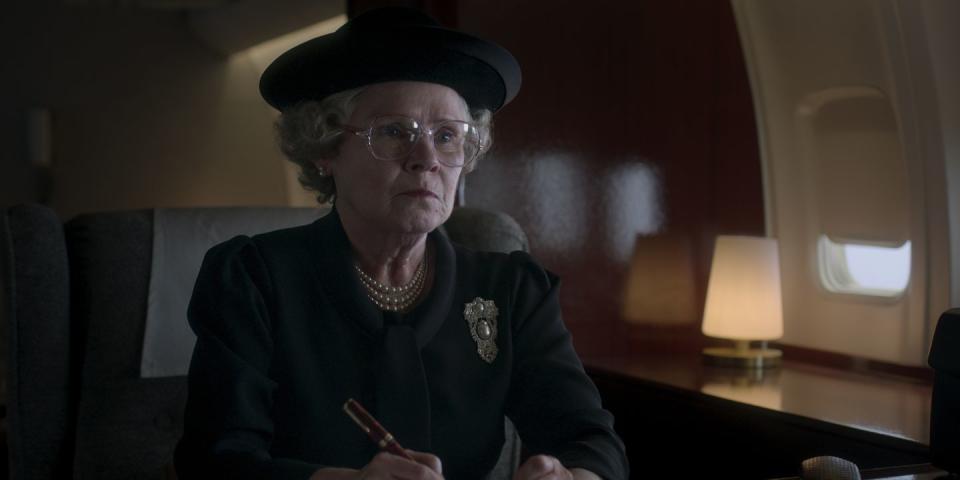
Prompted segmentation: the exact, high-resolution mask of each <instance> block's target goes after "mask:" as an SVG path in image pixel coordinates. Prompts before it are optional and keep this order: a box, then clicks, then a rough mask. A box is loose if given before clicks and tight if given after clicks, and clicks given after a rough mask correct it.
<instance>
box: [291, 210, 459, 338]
mask: <svg viewBox="0 0 960 480" xmlns="http://www.w3.org/2000/svg"><path fill="white" fill-rule="evenodd" d="M311 230H312V232H311V233H312V234H311V240H312V242H313V245H312V247H311V248H310V250H311V251H312V252H314V259H315V264H316V269H317V272H316V273H317V278H318V280H319V284H320V288H321V289H322V291H323V293H324V294H326V295H327V297H328V298H329V299H330V302H331V303H332V304H333V306H334V308H335V309H336V310H337V312H338V313H339V314H340V316H341V317H343V318H344V319H345V320H347V321H349V322H353V323H354V324H356V325H357V326H358V327H359V328H360V329H361V330H362V331H363V332H364V334H366V335H369V336H371V337H379V336H380V335H381V332H382V329H383V324H384V321H383V312H381V311H380V310H379V309H378V308H377V307H376V306H375V305H374V304H373V302H371V301H370V299H369V298H367V295H366V292H365V291H364V289H363V286H362V285H361V284H360V279H359V278H358V277H357V274H356V272H355V271H354V268H353V264H354V254H353V249H352V248H351V246H350V241H349V239H348V238H347V234H346V232H345V231H344V230H343V224H342V223H341V221H340V215H339V213H338V212H337V210H336V208H334V209H332V210H331V212H330V213H329V214H328V215H326V216H325V217H323V218H321V219H319V220H317V221H316V222H314V223H313V225H311ZM427 241H428V242H429V243H432V245H433V247H434V254H435V259H434V260H435V261H434V272H433V284H432V286H431V288H430V291H429V292H428V294H427V297H426V298H424V299H423V301H421V302H420V304H418V305H417V306H416V307H414V309H413V310H411V311H409V312H407V313H405V314H403V321H404V323H406V324H408V325H410V326H412V327H413V329H414V331H415V333H416V338H417V346H418V347H419V348H423V347H424V346H425V345H426V344H428V343H429V342H430V340H432V339H433V337H434V335H436V333H437V331H439V330H440V327H441V326H442V325H443V322H444V320H445V319H446V317H447V314H448V312H450V311H451V308H452V303H453V294H454V283H455V282H454V279H455V278H456V255H455V253H454V250H453V245H452V244H451V243H450V240H449V239H448V238H447V237H446V235H445V234H443V233H442V232H441V231H440V229H437V230H434V231H433V232H430V233H429V234H428V237H427Z"/></svg>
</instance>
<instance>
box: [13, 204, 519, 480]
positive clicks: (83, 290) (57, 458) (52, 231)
mask: <svg viewBox="0 0 960 480" xmlns="http://www.w3.org/2000/svg"><path fill="white" fill-rule="evenodd" d="M471 225H473V227H474V228H471ZM447 230H448V234H449V235H450V237H451V239H453V240H454V241H456V242H457V243H463V244H466V246H469V247H471V248H475V249H484V250H501V251H509V250H515V249H525V248H526V245H527V243H526V236H525V235H524V234H523V232H522V230H520V229H519V227H518V226H517V225H516V222H514V221H513V220H512V219H511V218H510V217H507V216H501V215H499V214H491V213H489V212H483V211H478V210H474V209H457V210H456V211H455V213H454V215H453V216H452V217H451V220H450V221H449V222H448V224H447ZM152 240H153V211H152V210H141V211H133V212H117V213H101V214H94V215H83V216H79V217H77V218H75V219H73V220H71V221H69V222H68V223H67V224H66V226H65V227H61V223H60V220H59V219H57V217H56V215H54V214H53V212H52V211H50V210H49V209H47V208H45V207H40V206H18V207H13V208H10V209H7V210H6V211H4V214H3V215H2V217H0V246H2V251H0V253H2V255H0V263H2V265H0V266H2V267H3V270H2V271H3V277H2V278H3V294H4V297H3V298H4V301H3V303H2V305H5V308H6V312H7V317H8V318H9V326H8V329H9V331H10V336H9V353H10V355H9V358H10V359H9V361H8V364H9V366H10V367H9V369H10V373H9V383H10V387H9V390H10V391H9V400H8V405H9V412H10V413H9V415H10V432H9V442H10V447H11V449H10V457H11V467H10V470H11V476H10V478H12V479H14V480H19V479H53V478H58V479H62V478H68V477H70V476H73V477H74V478H92V479H114V478H117V479H119V478H137V479H150V478H164V477H165V476H166V475H167V474H168V473H169V466H170V465H171V463H172V456H173V448H174V445H175V444H176V441H177V439H178V438H179V437H180V434H181V432H182V413H183V406H184V403H185V401H186V378H185V377H168V378H140V375H139V372H140V356H141V349H142V343H143V335H144V325H145V318H146V311H147V308H146V303H147V292H148V287H149V285H148V282H149V278H150V265H151V255H152ZM68 258H69V261H68ZM71 286H72V288H71ZM507 429H508V437H507V438H508V442H507V443H506V444H505V445H504V452H503V454H502V456H501V463H500V464H499V465H498V467H497V469H496V470H495V472H493V473H492V474H491V476H490V478H510V476H511V475H512V473H511V472H512V471H513V469H515V467H516V465H517V463H518V461H519V442H518V441H517V439H516V437H515V435H514V433H513V432H514V431H513V427H512V425H510V424H509V421H507Z"/></svg>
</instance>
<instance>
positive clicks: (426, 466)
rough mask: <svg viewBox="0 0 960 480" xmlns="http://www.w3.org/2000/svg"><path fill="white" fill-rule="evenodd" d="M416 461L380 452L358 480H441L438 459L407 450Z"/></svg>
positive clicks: (362, 471) (361, 472)
mask: <svg viewBox="0 0 960 480" xmlns="http://www.w3.org/2000/svg"><path fill="white" fill-rule="evenodd" d="M407 453H409V454H410V455H411V456H412V457H413V458H414V459H415V460H416V461H414V462H411V461H410V460H407V459H406V458H403V457H400V456H397V455H393V454H391V453H387V452H380V453H378V454H377V455H376V456H375V457H373V460H371V461H370V463H368V464H367V466H366V467H364V468H363V470H361V471H360V474H359V476H358V479H360V480H381V479H384V480H386V479H390V480H443V476H442V475H441V474H440V468H441V467H440V459H438V458H437V457H436V456H434V455H430V454H428V453H421V452H414V451H410V450H408V451H407Z"/></svg>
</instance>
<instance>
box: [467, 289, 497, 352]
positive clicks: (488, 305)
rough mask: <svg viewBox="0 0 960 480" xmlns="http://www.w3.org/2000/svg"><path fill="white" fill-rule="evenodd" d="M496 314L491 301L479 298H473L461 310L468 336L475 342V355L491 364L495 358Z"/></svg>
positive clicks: (495, 307) (494, 305)
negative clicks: (465, 320) (466, 325)
mask: <svg viewBox="0 0 960 480" xmlns="http://www.w3.org/2000/svg"><path fill="white" fill-rule="evenodd" d="M497 313H498V312H497V306H496V304H494V303H493V300H484V299H482V298H480V297H477V298H474V299H473V301H472V302H470V303H468V304H466V305H465V306H464V309H463V316H464V317H466V319H467V324H468V325H469V326H470V335H471V336H472V337H473V341H474V342H477V353H478V354H480V358H482V359H483V360H484V361H485V362H487V363H493V360H494V359H496V358H497Z"/></svg>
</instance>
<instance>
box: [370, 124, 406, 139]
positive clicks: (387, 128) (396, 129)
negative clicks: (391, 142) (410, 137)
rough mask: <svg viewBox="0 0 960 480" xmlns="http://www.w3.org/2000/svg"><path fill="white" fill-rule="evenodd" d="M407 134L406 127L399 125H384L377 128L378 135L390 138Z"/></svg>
mask: <svg viewBox="0 0 960 480" xmlns="http://www.w3.org/2000/svg"><path fill="white" fill-rule="evenodd" d="M405 134H406V129H405V128H403V127H401V126H399V125H384V126H382V127H380V128H378V129H377V136H380V137H389V138H401V137H403V136H404V135H405Z"/></svg>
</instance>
